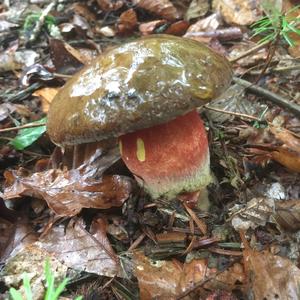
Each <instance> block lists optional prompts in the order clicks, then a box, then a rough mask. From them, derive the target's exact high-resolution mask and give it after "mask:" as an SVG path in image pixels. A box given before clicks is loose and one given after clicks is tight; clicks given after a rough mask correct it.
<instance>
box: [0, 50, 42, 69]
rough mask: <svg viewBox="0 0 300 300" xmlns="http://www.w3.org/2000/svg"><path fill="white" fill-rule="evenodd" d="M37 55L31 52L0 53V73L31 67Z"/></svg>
mask: <svg viewBox="0 0 300 300" xmlns="http://www.w3.org/2000/svg"><path fill="white" fill-rule="evenodd" d="M38 58H39V54H38V53H36V52H35V51H33V50H19V51H15V50H12V51H8V50H6V51H5V52H4V53H0V72H7V71H15V70H20V69H22V68H24V67H29V66H31V65H33V64H34V63H35V62H36V60H37V59H38Z"/></svg>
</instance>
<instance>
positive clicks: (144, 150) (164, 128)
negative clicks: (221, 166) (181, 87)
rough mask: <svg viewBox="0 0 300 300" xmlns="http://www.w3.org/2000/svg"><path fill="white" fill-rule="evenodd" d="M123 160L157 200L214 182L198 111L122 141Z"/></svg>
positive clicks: (136, 133)
mask: <svg viewBox="0 0 300 300" xmlns="http://www.w3.org/2000/svg"><path fill="white" fill-rule="evenodd" d="M119 145H120V151H121V155H122V158H123V160H124V162H125V164H126V165H127V167H128V168H129V170H130V171H131V172H132V173H133V174H134V176H135V178H136V180H137V182H138V183H139V184H140V185H141V186H143V187H144V188H145V189H146V191H148V192H149V194H150V195H151V196H152V198H154V199H157V198H160V197H165V198H167V199H172V198H175V197H176V196H177V195H178V194H180V193H183V192H193V191H197V190H201V189H203V188H204V187H206V186H207V185H208V184H209V183H210V182H211V175H210V163H209V148H208V142H207V136H206V132H205V128H204V126H203V123H202V120H201V118H200V117H199V115H198V113H197V112H196V111H192V112H190V113H187V114H186V115H184V116H180V117H178V118H176V119H174V120H172V121H170V122H168V123H164V124H160V125H157V126H154V127H151V128H146V129H142V130H138V131H136V132H133V133H128V134H126V135H124V136H121V137H120V138H119Z"/></svg>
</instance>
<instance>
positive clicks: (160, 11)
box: [132, 0, 180, 21]
mask: <svg viewBox="0 0 300 300" xmlns="http://www.w3.org/2000/svg"><path fill="white" fill-rule="evenodd" d="M132 2H133V4H135V5H137V6H138V7H140V8H143V9H144V10H146V11H149V12H150V13H152V14H155V15H156V16H159V17H162V18H164V19H166V20H169V21H173V20H176V19H179V18H180V14H179V12H178V11H177V9H176V7H175V6H174V5H173V4H172V2H171V1H169V0H132Z"/></svg>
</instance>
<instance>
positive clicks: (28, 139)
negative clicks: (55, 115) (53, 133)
mask: <svg viewBox="0 0 300 300" xmlns="http://www.w3.org/2000/svg"><path fill="white" fill-rule="evenodd" d="M45 122H46V118H42V119H40V120H38V121H35V122H32V123H28V125H30V124H44V123H45ZM45 132H46V126H45V125H41V126H37V127H32V128H24V129H21V130H20V131H19V132H18V134H17V136H16V137H15V138H14V139H13V140H12V141H10V144H11V145H12V146H13V147H14V148H15V149H17V150H23V149H25V148H27V147H29V146H30V145H32V144H33V143H34V142H35V141H36V140H37V139H39V138H40V137H41V136H42V135H43V133H45Z"/></svg>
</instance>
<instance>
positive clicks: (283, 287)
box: [244, 249, 300, 299]
mask: <svg viewBox="0 0 300 300" xmlns="http://www.w3.org/2000/svg"><path fill="white" fill-rule="evenodd" d="M244 263H245V271H246V274H248V276H247V278H248V280H249V289H248V296H249V298H253V299H299V298H300V290H299V286H300V270H299V269H298V268H297V267H296V266H295V265H294V264H293V263H292V262H291V261H290V260H289V259H287V258H283V257H280V256H276V255H273V254H271V253H269V252H267V251H263V252H258V251H254V250H251V249H246V250H245V251H244Z"/></svg>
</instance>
